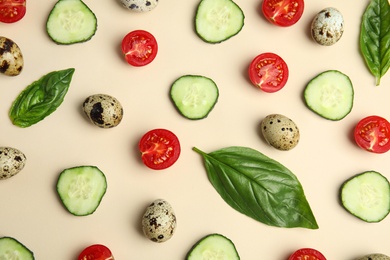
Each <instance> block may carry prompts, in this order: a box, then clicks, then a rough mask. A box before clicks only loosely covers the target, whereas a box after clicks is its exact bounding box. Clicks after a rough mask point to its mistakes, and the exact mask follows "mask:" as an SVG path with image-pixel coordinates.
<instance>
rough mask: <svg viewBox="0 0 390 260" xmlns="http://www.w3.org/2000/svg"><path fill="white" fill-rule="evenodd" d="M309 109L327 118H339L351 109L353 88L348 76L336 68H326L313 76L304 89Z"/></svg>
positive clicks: (334, 119) (335, 119)
mask: <svg viewBox="0 0 390 260" xmlns="http://www.w3.org/2000/svg"><path fill="white" fill-rule="evenodd" d="M304 99H305V102H306V104H307V106H308V107H309V109H310V110H312V111H313V112H315V113H316V114H318V115H319V116H321V117H323V118H325V119H328V120H333V121H337V120H341V119H343V118H344V117H346V116H347V115H348V114H349V113H350V112H351V110H352V107H353V99H354V90H353V86H352V82H351V80H350V79H349V77H348V76H347V75H345V74H343V73H342V72H340V71H337V70H328V71H325V72H322V73H320V74H319V75H317V76H316V77H314V78H313V79H312V80H311V81H310V82H309V84H308V85H307V86H306V88H305V90H304Z"/></svg>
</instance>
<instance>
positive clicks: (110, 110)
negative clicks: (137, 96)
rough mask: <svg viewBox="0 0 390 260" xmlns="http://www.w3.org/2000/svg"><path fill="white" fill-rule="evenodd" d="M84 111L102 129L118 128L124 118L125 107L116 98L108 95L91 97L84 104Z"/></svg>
mask: <svg viewBox="0 0 390 260" xmlns="http://www.w3.org/2000/svg"><path fill="white" fill-rule="evenodd" d="M83 110H84V113H85V114H86V115H87V117H88V118H89V119H90V121H91V122H92V123H93V124H95V125H97V126H98V127H101V128H112V127H115V126H117V125H118V124H119V123H120V122H121V121H122V118H123V107H122V105H121V103H120V102H119V101H118V100H117V99H116V98H114V97H112V96H110V95H106V94H96V95H92V96H89V97H87V98H86V99H85V101H84V103H83Z"/></svg>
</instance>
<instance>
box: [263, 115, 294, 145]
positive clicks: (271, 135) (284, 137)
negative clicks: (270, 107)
mask: <svg viewBox="0 0 390 260" xmlns="http://www.w3.org/2000/svg"><path fill="white" fill-rule="evenodd" d="M260 128H261V132H262V134H263V137H264V139H265V140H266V141H267V142H268V143H269V144H270V145H271V146H273V147H275V148H276V149H278V150H284V151H288V150H291V149H292V148H294V147H295V146H296V145H297V144H298V142H299V137H300V135H299V129H298V127H297V125H296V124H295V123H294V122H293V121H292V120H291V119H290V118H288V117H286V116H283V115H280V114H271V115H268V116H266V117H265V118H264V119H263V120H262V121H261V124H260Z"/></svg>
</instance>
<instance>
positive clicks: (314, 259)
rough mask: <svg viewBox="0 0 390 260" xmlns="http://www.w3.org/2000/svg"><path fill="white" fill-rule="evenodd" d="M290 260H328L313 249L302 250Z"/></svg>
mask: <svg viewBox="0 0 390 260" xmlns="http://www.w3.org/2000/svg"><path fill="white" fill-rule="evenodd" d="M288 260H326V258H325V256H324V255H323V254H321V253H320V252H319V251H317V250H315V249H313V248H301V249H298V250H297V251H295V252H294V253H293V254H292V255H290V257H289V258H288Z"/></svg>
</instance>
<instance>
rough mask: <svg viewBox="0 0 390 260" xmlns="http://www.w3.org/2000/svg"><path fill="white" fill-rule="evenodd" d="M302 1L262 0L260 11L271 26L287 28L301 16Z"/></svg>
mask: <svg viewBox="0 0 390 260" xmlns="http://www.w3.org/2000/svg"><path fill="white" fill-rule="evenodd" d="M303 9H304V3H303V0H264V1H263V5H262V11H263V14H264V16H265V18H267V20H268V21H270V22H271V23H273V24H276V25H279V26H283V27H287V26H291V25H293V24H295V23H296V22H298V20H299V19H300V18H301V16H302V14H303Z"/></svg>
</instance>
